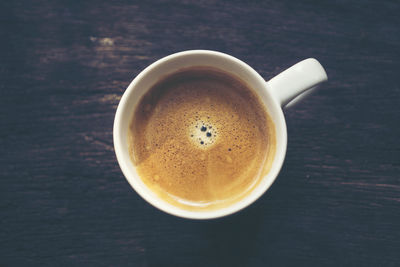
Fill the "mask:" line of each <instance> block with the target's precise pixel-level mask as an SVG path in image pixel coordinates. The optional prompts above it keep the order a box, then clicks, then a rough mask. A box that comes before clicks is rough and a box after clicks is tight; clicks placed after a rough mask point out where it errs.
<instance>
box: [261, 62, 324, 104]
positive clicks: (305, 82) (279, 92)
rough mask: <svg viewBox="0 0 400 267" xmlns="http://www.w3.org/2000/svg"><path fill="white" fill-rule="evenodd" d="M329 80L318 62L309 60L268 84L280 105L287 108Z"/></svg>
mask: <svg viewBox="0 0 400 267" xmlns="http://www.w3.org/2000/svg"><path fill="white" fill-rule="evenodd" d="M327 80H328V76H327V75H326V72H325V70H324V68H323V67H322V65H321V64H320V63H319V62H318V60H316V59H315V58H308V59H305V60H303V61H300V62H299V63H297V64H295V65H293V66H291V67H290V68H288V69H287V70H285V71H283V72H281V73H279V74H278V75H276V76H275V77H273V78H272V79H271V80H269V81H268V82H267V84H268V87H269V88H270V90H271V91H272V94H273V95H274V97H275V98H276V99H277V100H278V102H279V104H280V105H281V106H282V107H285V106H286V105H287V104H288V103H289V102H291V101H292V100H294V99H295V98H296V100H297V98H298V97H302V96H303V95H305V94H306V91H307V90H309V89H314V88H315V87H316V86H318V85H319V84H320V83H322V82H325V81H327Z"/></svg>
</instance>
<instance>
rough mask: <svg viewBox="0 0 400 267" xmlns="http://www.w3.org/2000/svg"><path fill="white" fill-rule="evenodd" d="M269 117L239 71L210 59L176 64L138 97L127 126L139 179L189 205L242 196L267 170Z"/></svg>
mask: <svg viewBox="0 0 400 267" xmlns="http://www.w3.org/2000/svg"><path fill="white" fill-rule="evenodd" d="M275 147H276V140H275V127H274V124H273V122H272V120H271V118H270V116H269V115H268V113H267V112H266V110H265V107H264V106H263V104H262V102H261V100H260V99H259V98H258V96H257V95H256V94H255V93H254V92H253V91H252V90H251V89H250V88H249V87H248V86H247V85H246V84H245V83H244V82H243V81H241V80H240V79H238V78H237V77H234V76H233V75H231V74H228V73H225V72H223V71H220V70H217V69H214V68H210V67H191V68H186V69H181V70H179V71H177V72H175V73H173V74H171V75H168V76H167V77H164V78H163V79H161V80H160V81H158V82H157V83H156V84H155V85H154V86H152V88H150V90H149V91H148V92H147V93H146V94H145V95H144V96H143V97H142V99H140V102H139V104H138V107H137V108H136V110H135V112H134V114H133V119H132V122H131V124H130V128H129V149H130V156H131V159H132V161H133V163H134V165H135V166H136V168H137V172H138V174H139V176H140V177H141V179H142V180H143V182H144V183H145V184H146V185H147V186H148V187H149V188H150V189H151V190H152V191H154V192H155V193H156V194H158V195H159V196H160V197H161V198H162V199H164V200H166V201H167V202H169V203H171V204H173V205H175V206H179V207H182V208H185V209H188V210H202V209H206V210H209V209H215V208H221V207H223V206H227V205H230V204H232V203H234V202H237V201H239V200H240V199H242V198H243V197H245V196H246V195H247V194H248V193H249V192H251V190H252V189H253V188H254V187H255V186H256V185H257V184H258V183H259V182H260V181H261V179H262V177H263V176H264V175H265V174H266V173H267V172H268V171H269V168H270V166H271V164H272V160H273V157H274V154H275Z"/></svg>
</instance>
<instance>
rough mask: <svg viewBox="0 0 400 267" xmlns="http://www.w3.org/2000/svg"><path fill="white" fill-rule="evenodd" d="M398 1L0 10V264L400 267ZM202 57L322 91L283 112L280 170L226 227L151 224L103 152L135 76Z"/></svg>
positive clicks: (35, 4) (195, 1)
mask: <svg viewBox="0 0 400 267" xmlns="http://www.w3.org/2000/svg"><path fill="white" fill-rule="evenodd" d="M399 14H400V2H399V1H397V0H396V1H372V0H371V1H356V0H352V1H344V0H342V1H312V0H302V1H290V0H285V1H242V2H241V1H203V0H185V1H183V0H182V1H163V0H157V1H49V0H41V1H18V0H16V1H2V2H1V3H0V37H1V39H0V89H1V91H0V94H1V95H0V127H1V128H0V134H1V139H0V151H1V158H0V167H1V179H0V190H1V191H0V196H1V199H0V212H1V213H0V266H400V175H399V171H400V164H399V161H400V143H399V136H400V125H399V122H400V121H399V118H400V109H399V104H400V101H399V100H400V85H399V70H400V63H399V61H400V49H399V48H400V30H399V28H400V19H399ZM187 49H212V50H218V51H222V52H226V53H229V54H231V55H233V56H236V57H238V58H240V59H242V60H244V61H246V62H247V63H249V64H250V65H251V66H253V67H254V68H255V69H256V70H257V71H259V72H260V74H261V75H263V77H265V79H269V78H271V77H273V76H274V75H276V74H278V73H279V72H280V71H282V70H284V69H285V68H287V67H289V66H291V65H292V64H294V63H296V62H297V61H300V60H302V59H304V58H307V57H315V58H317V59H318V60H320V62H321V63H322V65H323V66H325V68H326V71H327V73H328V76H329V82H328V83H326V84H325V85H323V86H322V88H321V89H320V90H319V91H317V92H316V93H315V94H313V95H312V96H310V97H309V98H308V99H306V100H304V101H303V102H302V103H300V104H298V105H297V106H295V107H293V108H292V109H289V110H286V111H285V114H286V117H287V125H288V136H289V140H288V150H287V157H286V161H285V165H284V167H283V169H282V171H281V174H280V175H279V177H278V179H277V180H276V182H275V183H274V184H273V186H272V187H271V188H270V190H269V191H268V192H267V193H266V194H265V195H264V196H263V197H262V198H261V199H260V200H259V201H257V202H256V203H255V204H253V205H252V206H250V207H249V208H247V209H246V210H244V211H242V212H240V213H238V214H236V215H233V216H229V217H226V218H223V219H219V220H212V221H190V220H185V219H179V218H176V217H173V216H170V215H167V214H164V213H162V212H161V211H158V210H156V209H155V208H153V207H152V206H150V205H149V204H147V203H146V202H145V201H144V200H142V199H141V198H140V197H139V196H138V195H137V194H136V193H135V192H134V191H133V190H132V189H131V187H130V186H129V184H128V183H127V181H126V180H125V178H124V176H123V175H122V173H121V171H120V169H119V167H118V164H117V161H116V158H115V155H114V150H113V142H112V126H113V119H114V113H115V110H116V107H117V104H118V101H119V99H120V97H121V95H122V93H123V92H124V90H125V88H126V87H127V86H128V84H129V83H130V81H131V80H132V79H133V78H134V77H135V75H137V74H138V73H139V72H140V71H141V70H142V69H143V68H144V67H146V66H147V65H148V64H150V63H152V62H153V61H155V60H157V59H159V58H161V57H163V56H166V55H168V54H171V53H173V52H177V51H181V50H187Z"/></svg>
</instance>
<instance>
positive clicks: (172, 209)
mask: <svg viewBox="0 0 400 267" xmlns="http://www.w3.org/2000/svg"><path fill="white" fill-rule="evenodd" d="M190 55H208V56H209V55H213V56H217V57H222V58H223V59H225V60H228V61H231V62H234V63H236V64H239V65H240V67H242V68H245V69H246V70H247V71H248V72H250V73H251V75H252V77H253V78H254V79H257V80H260V81H261V80H262V82H263V83H264V84H265V88H263V89H261V90H267V91H268V84H267V82H266V81H265V80H264V79H263V78H262V77H261V76H260V74H259V73H258V72H256V71H255V70H254V69H253V68H252V67H250V66H249V65H248V64H247V63H245V62H243V61H241V60H239V59H237V58H236V57H233V56H231V55H228V54H225V53H222V52H218V51H212V50H187V51H182V52H177V53H174V54H171V55H168V56H166V57H163V58H161V59H159V60H157V61H155V62H153V63H152V64H150V65H149V66H147V67H146V68H145V69H143V70H142V71H141V72H140V73H139V74H138V75H137V76H136V77H135V78H134V79H133V80H132V82H131V83H130V84H129V86H128V87H127V89H126V90H125V92H124V93H123V95H122V97H121V100H120V102H119V104H118V107H117V111H116V113H115V118H114V125H113V142H114V151H115V154H116V157H117V161H118V164H119V166H120V168H121V171H122V173H123V174H124V176H125V178H126V179H127V181H128V182H129V184H130V185H131V187H132V188H133V189H134V190H135V191H136V193H138V194H139V195H140V196H141V197H142V198H143V199H145V200H146V201H147V202H148V203H149V204H151V205H152V206H154V207H155V208H157V209H159V210H162V211H164V212H166V213H168V214H171V215H174V216H177V217H181V218H187V219H198V220H204V219H216V218H220V217H225V216H228V215H231V214H234V213H237V212H239V211H241V210H242V209H244V208H246V207H248V206H250V205H251V204H252V203H254V202H255V201H256V200H258V199H259V198H260V197H261V196H263V195H264V193H265V192H266V191H267V190H268V189H269V188H270V187H271V185H272V184H273V182H274V181H275V179H276V178H277V176H278V174H279V172H280V170H281V168H282V166H283V162H284V159H285V155H286V150H287V128H286V121H285V117H284V114H283V111H282V108H281V106H280V105H279V103H278V100H277V99H276V98H275V97H274V96H273V95H272V94H271V93H269V92H267V94H268V97H269V98H271V100H272V101H271V102H272V105H273V107H272V108H273V109H274V110H276V111H277V113H276V114H277V117H278V118H277V119H274V123H275V124H276V123H280V127H281V129H282V131H281V135H280V136H279V137H278V136H277V141H276V142H277V143H278V138H279V139H280V141H281V150H280V151H278V144H277V145H276V146H277V151H276V152H275V156H274V159H273V160H274V161H276V163H275V164H273V166H272V167H271V169H270V170H269V172H268V173H267V174H266V175H265V176H264V177H263V178H261V179H266V177H267V176H269V179H268V181H267V182H266V183H264V184H263V183H260V184H259V185H257V187H256V188H254V189H252V192H250V194H249V195H247V196H246V197H244V198H243V199H242V200H239V201H238V202H235V203H233V204H231V205H229V206H227V207H223V208H221V209H215V210H209V211H189V210H184V209H181V208H179V207H177V206H174V205H171V204H169V203H166V201H164V200H162V199H160V198H159V197H158V196H153V195H150V194H147V193H146V192H144V191H142V190H141V189H140V186H139V185H138V181H136V180H137V179H141V178H140V177H131V173H130V172H129V171H128V164H132V162H131V159H130V158H126V157H124V155H123V149H124V148H123V146H124V144H122V140H121V138H120V135H121V130H122V129H121V127H122V126H121V124H122V117H123V109H124V107H125V106H126V105H127V103H128V100H129V99H130V98H131V97H133V96H132V95H133V92H134V91H135V90H134V89H135V86H136V85H137V83H138V82H139V81H140V80H141V79H142V78H143V77H145V75H147V73H149V72H151V71H152V70H153V69H154V68H156V67H157V66H158V65H160V64H163V63H165V62H167V61H170V60H173V59H175V58H177V57H184V56H190ZM262 102H263V104H264V105H265V101H264V100H263V99H262ZM270 108H271V107H270ZM275 130H277V125H275ZM125 146H126V144H125ZM137 176H139V175H137ZM262 184H263V188H261V189H260V190H258V191H257V192H256V189H257V188H260V187H261V186H262ZM149 190H151V189H149ZM163 202H165V203H163ZM161 204H163V205H161Z"/></svg>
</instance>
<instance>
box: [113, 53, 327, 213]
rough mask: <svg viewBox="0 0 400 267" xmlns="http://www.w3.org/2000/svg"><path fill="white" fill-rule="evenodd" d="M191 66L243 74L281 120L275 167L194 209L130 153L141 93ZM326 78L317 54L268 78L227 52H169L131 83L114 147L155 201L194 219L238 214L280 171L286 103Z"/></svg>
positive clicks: (135, 183)
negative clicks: (171, 197) (162, 189)
mask: <svg viewBox="0 0 400 267" xmlns="http://www.w3.org/2000/svg"><path fill="white" fill-rule="evenodd" d="M191 66H211V67H214V68H217V69H221V70H223V71H225V72H228V73H231V74H233V75H235V76H237V77H239V78H240V79H241V80H243V81H244V82H246V83H247V85H248V86H249V87H250V88H252V89H253V91H254V92H255V93H256V94H257V95H258V96H259V98H260V99H261V100H262V102H263V104H264V106H265V107H266V110H267V112H268V113H269V115H270V116H271V118H272V120H273V122H274V125H275V132H276V152H275V156H274V157H273V163H272V167H271V169H270V171H269V172H268V173H267V174H266V175H265V176H264V177H263V178H262V181H261V182H260V183H258V186H256V187H255V188H254V189H253V190H252V191H251V192H250V193H249V194H248V195H247V196H246V197H245V198H243V199H241V200H239V201H238V202H236V203H233V204H231V205H229V206H226V207H223V208H220V209H216V210H209V211H207V210H200V211H190V210H185V209H182V208H180V207H177V206H174V205H172V204H170V203H168V202H166V201H165V200H163V199H161V198H160V197H158V196H157V195H156V194H155V193H154V192H153V191H151V190H150V189H149V188H148V187H147V186H146V185H145V184H144V183H143V181H142V180H141V178H140V177H139V175H138V173H137V171H136V169H135V166H134V165H133V163H132V161H131V159H130V155H129V149H128V138H127V137H128V128H129V125H130V122H131V121H132V116H133V113H134V110H135V108H136V107H137V105H138V103H139V100H140V99H141V97H142V96H143V95H144V94H145V93H146V92H147V91H148V90H149V89H150V88H151V87H152V85H154V84H155V83H156V82H157V81H158V80H159V79H160V78H161V77H165V76H166V75H168V74H171V73H173V72H175V71H177V70H179V69H181V68H186V67H191ZM326 80H327V75H326V72H325V70H324V68H323V67H322V66H321V64H320V63H319V62H318V61H317V60H316V59H313V58H309V59H305V60H303V61H301V62H299V63H297V64H295V65H294V66H292V67H290V68H289V69H287V70H285V71H283V72H282V73H280V74H278V75H277V76H275V77H274V78H272V79H271V80H269V81H267V82H266V81H265V80H264V79H263V78H262V77H261V76H260V75H259V74H258V73H257V72H256V71H255V70H254V69H253V68H251V67H250V66H249V65H247V64H246V63H244V62H243V61H241V60H239V59H237V58H235V57H233V56H230V55H227V54H224V53H220V52H216V51H209V50H189V51H184V52H179V53H176V54H172V55H169V56H167V57H164V58H162V59H160V60H158V61H156V62H154V63H153V64H151V65H150V66H148V67H147V68H145V69H144V70H143V71H142V72H141V73H140V74H139V75H138V76H137V77H136V78H135V79H134V80H133V81H132V82H131V83H130V85H129V86H128V88H127V89H126V91H125V93H124V94H123V96H122V98H121V100H120V103H119V105H118V108H117V112H116V115H115V120H114V129H113V138H114V148H115V153H116V156H117V159H118V163H119V165H120V167H121V170H122V172H123V174H124V175H125V177H126V179H127V180H128V182H129V184H130V185H131V186H132V187H133V189H134V190H135V191H136V192H137V193H138V194H139V195H140V196H142V197H143V198H144V199H145V200H146V201H147V202H149V203H150V204H151V205H153V206H155V207H156V208H158V209H160V210H162V211H164V212H167V213H169V214H172V215H176V216H179V217H183V218H190V219H212V218H218V217H222V216H226V215H229V214H233V213H235V212H238V211H239V210H241V209H243V208H245V207H247V206H249V205H250V204H251V203H253V202H254V201H256V200H257V199H258V198H260V197H261V196H262V195H263V194H264V193H265V192H266V191H267V190H268V188H269V187H270V186H271V184H272V183H273V182H274V180H275V179H276V177H277V176H278V174H279V171H280V169H281V167H282V164H283V161H284V159H285V154H286V146H287V132H286V122H285V117H284V115H283V111H282V108H283V107H284V106H285V105H286V104H287V103H289V102H290V101H292V100H293V99H295V98H296V99H298V98H299V97H300V96H301V95H302V94H306V91H307V90H308V89H312V88H314V87H316V86H317V85H318V84H320V83H322V82H324V81H326Z"/></svg>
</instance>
